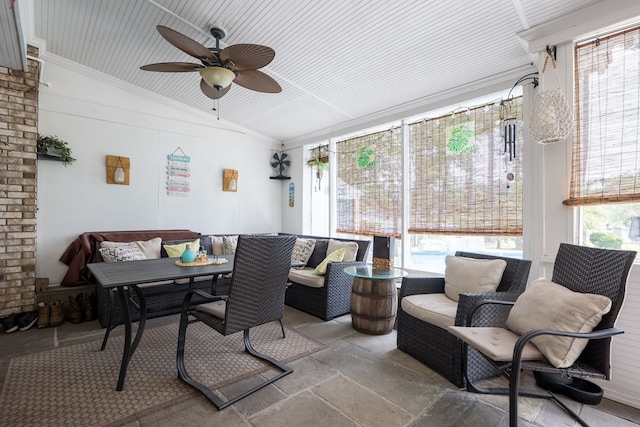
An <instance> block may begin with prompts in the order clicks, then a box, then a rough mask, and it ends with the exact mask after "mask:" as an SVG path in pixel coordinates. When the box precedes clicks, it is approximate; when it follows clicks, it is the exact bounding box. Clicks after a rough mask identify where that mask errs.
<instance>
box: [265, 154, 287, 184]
mask: <svg viewBox="0 0 640 427" xmlns="http://www.w3.org/2000/svg"><path fill="white" fill-rule="evenodd" d="M289 166H291V160H289V155H288V154H287V153H275V154H274V155H273V157H272V158H271V167H272V168H273V169H274V170H275V171H276V172H277V173H278V175H276V176H272V177H270V178H271V179H291V177H290V176H286V175H285V171H287V170H288V169H289Z"/></svg>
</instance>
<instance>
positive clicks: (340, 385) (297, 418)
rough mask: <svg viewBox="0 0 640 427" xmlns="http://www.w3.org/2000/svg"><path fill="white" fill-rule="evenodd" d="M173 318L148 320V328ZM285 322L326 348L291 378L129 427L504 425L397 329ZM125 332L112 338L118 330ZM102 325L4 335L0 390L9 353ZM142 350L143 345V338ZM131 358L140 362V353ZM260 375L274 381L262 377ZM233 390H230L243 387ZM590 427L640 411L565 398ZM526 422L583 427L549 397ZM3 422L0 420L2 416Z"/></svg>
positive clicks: (639, 421)
mask: <svg viewBox="0 0 640 427" xmlns="http://www.w3.org/2000/svg"><path fill="white" fill-rule="evenodd" d="M167 322H177V316H168V317H165V318H162V319H152V320H150V321H149V322H148V327H153V326H155V325H162V324H166V323H167ZM285 324H286V325H287V326H288V327H290V328H296V329H298V330H299V331H301V332H303V333H304V334H306V335H308V336H310V337H312V338H315V339H316V340H318V341H321V342H323V343H324V344H326V345H327V348H326V349H324V350H322V351H320V352H317V353H314V354H312V355H310V356H307V357H304V358H302V359H299V360H297V361H294V362H292V363H290V366H291V367H293V369H294V372H293V373H292V374H291V375H289V376H287V377H284V378H282V379H281V380H279V381H277V382H276V383H274V384H272V385H270V386H268V387H267V388H265V389H263V390H260V391H259V392H257V393H255V394H253V395H251V396H249V397H247V398H245V399H243V400H241V401H239V402H237V403H236V404H234V405H232V406H230V407H229V408H227V409H225V410H223V411H217V410H216V409H215V407H214V406H213V405H211V403H209V401H208V400H206V399H205V398H204V397H202V396H197V397H194V398H192V399H190V400H187V401H184V402H181V403H179V404H176V405H173V406H170V407H167V408H166V409H164V410H162V411H160V412H157V413H154V414H152V415H147V416H144V417H140V418H139V419H138V420H137V421H135V422H131V423H128V424H126V427H144V426H228V427H233V426H265V427H268V426H273V427H285V426H331V427H340V426H372V427H373V426H384V427H388V426H438V427H440V426H507V425H508V413H507V412H506V410H507V406H508V399H507V397H506V396H486V395H478V394H473V393H468V392H466V391H464V390H461V389H458V388H456V387H455V386H453V385H452V384H451V383H449V382H448V381H447V380H445V379H444V378H442V377H441V376H440V375H438V374H436V373H435V372H433V371H431V370H430V369H429V368H427V367H426V366H425V365H423V364H421V363H420V362H418V361H416V360H415V359H413V358H412V357H411V356H408V355H407V354H405V353H403V352H401V351H399V350H398V349H397V348H396V335H395V331H394V332H393V333H391V334H389V335H384V336H370V335H364V334H361V333H358V332H356V331H355V330H353V329H352V327H351V318H350V316H349V315H347V316H342V317H340V318H338V319H336V320H333V321H330V322H323V321H320V320H319V319H317V318H315V317H312V316H309V315H307V314H305V313H302V312H300V311H297V310H295V309H292V308H290V307H286V309H285ZM119 329H120V328H118V329H116V331H115V333H122V331H121V330H119ZM103 332H104V330H102V329H100V327H99V325H98V322H97V321H94V322H86V323H82V324H79V325H72V324H70V323H68V322H65V323H64V324H63V325H61V326H59V327H57V328H46V329H36V328H32V329H30V330H29V331H25V332H20V331H18V332H14V333H12V334H9V335H5V334H2V335H1V336H0V385H1V384H2V383H3V382H4V379H5V377H6V369H7V366H8V363H9V359H10V358H11V357H12V356H16V355H21V354H28V353H31V352H37V351H42V350H47V349H51V348H53V347H55V346H62V345H72V344H77V343H79V342H82V341H87V340H95V339H98V338H100V337H101V336H102V334H103ZM140 345H144V337H143V339H142V342H141V344H140ZM134 357H135V356H134ZM263 375H269V373H265V374H263ZM252 381H253V382H255V381H256V378H248V379H245V380H244V381H243V384H231V385H229V386H227V387H225V388H223V389H222V392H223V393H224V392H225V391H226V392H229V393H233V391H234V389H237V388H238V387H243V386H244V387H246V386H247V384H250V383H251V382H252ZM565 402H566V403H567V404H569V405H570V406H571V407H572V408H574V409H575V410H576V411H579V412H580V413H581V415H582V416H583V417H584V418H585V420H586V421H587V422H589V423H590V424H591V425H593V426H636V425H640V410H638V409H635V408H630V407H628V406H624V405H621V404H618V403H616V402H613V401H609V400H607V399H604V400H603V402H602V403H601V404H600V405H598V406H588V405H580V404H577V403H576V402H573V401H571V400H568V399H567V400H565ZM519 412H520V417H521V419H520V425H521V426H575V425H578V424H577V423H575V422H574V421H573V419H572V418H571V417H569V416H568V415H567V414H566V413H565V412H564V411H562V410H561V409H560V408H559V407H558V406H557V405H555V404H553V403H552V402H550V401H546V400H539V399H530V398H521V399H520V411H519ZM0 424H1V420H0Z"/></svg>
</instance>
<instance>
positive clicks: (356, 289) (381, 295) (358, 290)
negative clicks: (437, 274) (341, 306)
mask: <svg viewBox="0 0 640 427" xmlns="http://www.w3.org/2000/svg"><path fill="white" fill-rule="evenodd" d="M344 272H345V273H346V274H348V275H350V276H353V287H352V291H351V324H352V326H353V329H355V330H356V331H358V332H362V333H364V334H369V335H385V334H388V333H390V332H391V331H392V330H393V325H394V323H395V320H396V314H397V311H398V292H397V288H396V279H398V278H400V277H403V276H405V275H406V274H407V273H406V272H405V271H404V270H401V269H399V268H394V269H391V270H380V269H374V268H373V267H371V266H351V267H347V268H345V270H344Z"/></svg>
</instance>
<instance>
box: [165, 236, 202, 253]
mask: <svg viewBox="0 0 640 427" xmlns="http://www.w3.org/2000/svg"><path fill="white" fill-rule="evenodd" d="M189 243H191V249H193V250H194V251H197V250H198V248H199V247H200V238H198V239H196V240H194V241H192V242H183V243H176V244H174V245H162V247H163V248H164V250H165V251H166V252H167V256H168V257H169V258H180V256H181V255H182V252H184V250H185V249H186V248H187V244H189Z"/></svg>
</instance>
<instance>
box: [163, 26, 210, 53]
mask: <svg viewBox="0 0 640 427" xmlns="http://www.w3.org/2000/svg"><path fill="white" fill-rule="evenodd" d="M156 28H157V29H158V32H159V33H160V35H161V36H162V37H164V38H165V39H166V40H167V41H168V42H169V43H171V44H172V45H174V46H175V47H177V48H178V49H180V50H181V51H183V52H184V53H186V54H188V55H191V56H193V57H194V58H198V59H201V58H207V59H209V60H211V61H217V60H218V58H216V56H215V55H214V54H213V53H212V52H211V51H210V50H209V49H207V48H206V47H204V46H203V45H201V44H200V43H198V42H197V41H195V40H193V39H190V38H189V37H187V36H185V35H184V34H180V33H179V32H177V31H175V30H172V29H171V28H167V27H164V26H162V25H158V26H157V27H156Z"/></svg>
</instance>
